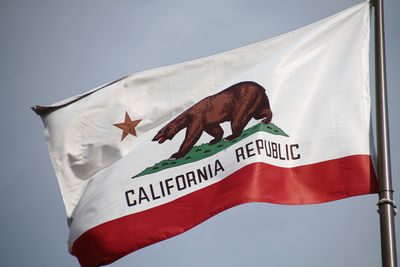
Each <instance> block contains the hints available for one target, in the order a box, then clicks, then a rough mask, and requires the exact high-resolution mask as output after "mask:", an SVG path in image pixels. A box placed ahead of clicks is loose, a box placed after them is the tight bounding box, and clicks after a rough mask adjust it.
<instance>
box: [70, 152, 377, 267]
mask: <svg viewBox="0 0 400 267" xmlns="http://www.w3.org/2000/svg"><path fill="white" fill-rule="evenodd" d="M377 192H378V185H377V181H376V177H375V173H374V170H373V167H372V164H371V160H370V157H369V156H367V155H356V156H349V157H345V158H341V159H336V160H330V161H325V162H321V163H316V164H311V165H306V166H300V167H295V168H281V167H276V166H271V165H268V164H265V163H253V164H250V165H248V166H246V167H244V168H242V169H240V170H238V171H237V172H235V173H233V174H232V175H230V176H228V177H227V178H225V179H224V180H222V181H221V182H218V183H215V184H213V185H210V186H208V187H206V188H204V189H201V190H198V191H196V192H193V193H191V194H189V195H186V196H184V197H181V198H179V199H176V200H174V201H172V202H169V203H166V204H164V205H161V206H158V207H155V208H152V209H150V210H146V211H143V212H140V213H136V214H132V215H128V216H125V217H121V218H118V219H116V220H113V221H109V222H106V223H103V224H101V225H98V226H96V227H94V228H92V229H90V230H88V231H87V232H85V233H84V234H82V235H81V236H80V237H79V238H78V239H77V240H76V241H75V242H74V245H73V247H72V252H71V253H72V254H73V255H75V256H77V257H78V259H79V262H80V263H81V265H82V266H84V267H91V266H98V265H104V264H108V263H111V262H113V261H116V260H117V259H119V258H121V257H123V256H125V255H127V254H129V253H131V252H133V251H135V250H138V249H140V248H143V247H145V246H148V245H151V244H153V243H155V242H158V241H161V240H164V239H167V238H169V237H172V236H175V235H178V234H180V233H183V232H185V231H187V230H188V229H190V228H192V227H194V226H196V225H198V224H199V223H201V222H203V221H205V220H207V219H208V218H210V217H212V216H214V215H215V214H217V213H219V212H221V211H224V210H226V209H229V208H231V207H234V206H236V205H239V204H243V203H248V202H269V203H277V204H289V205H297V204H315V203H322V202H328V201H333V200H337V199H342V198H346V197H351V196H357V195H362V194H370V193H377Z"/></svg>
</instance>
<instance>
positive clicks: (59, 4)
mask: <svg viewBox="0 0 400 267" xmlns="http://www.w3.org/2000/svg"><path fill="white" fill-rule="evenodd" d="M358 3H360V1H359V0H325V1H320V0H280V1H272V0H246V1H245V0H240V1H239V0H201V1H200V0H197V1H194V0H185V1H184V0H181V1H179V0H168V1H167V0H164V1H161V0H159V1H151V0H147V1H138V0H137V1H136V0H130V1H129V0H113V1H106V0H91V1H89V0H79V1H78V0H69V1H59V0H51V1H50V0H49V1H41V0H38V1H32V0H0V86H1V90H0V101H1V104H0V114H1V123H2V126H1V128H0V129H1V138H0V142H1V143H0V144H1V152H0V153H1V161H0V164H1V173H2V175H1V179H0V211H1V215H0V231H1V232H0V236H1V238H0V255H1V257H0V266H24V267H25V266H41V267H45V266H49V267H50V266H51V267H54V266H60V267H63V266H79V263H78V261H77V260H76V258H75V257H73V256H71V255H70V254H69V253H68V250H67V244H66V242H67V238H68V226H67V222H66V216H65V210H64V206H63V203H62V198H61V194H60V190H59V188H58V184H57V180H56V176H55V174H54V171H53V168H52V165H51V162H50V158H49V155H48V151H47V146H46V142H45V138H44V134H43V124H42V122H41V120H40V118H39V117H38V116H36V115H35V114H34V113H33V112H32V111H31V110H30V109H29V107H30V106H33V105H35V104H39V105H48V104H52V103H54V102H57V101H59V100H62V99H65V98H68V97H70V96H74V95H76V94H80V93H83V92H86V91H88V90H89V89H92V88H94V87H97V86H99V85H101V84H104V83H108V82H111V81H113V80H116V79H118V78H120V77H122V76H125V75H127V74H130V73H133V72H137V71H142V70H147V69H151V68H155V67H160V66H165V65H170V64H174V63H179V62H182V61H187V60H192V59H196V58H200V57H204V56H209V55H213V54H216V53H220V52H223V51H226V50H230V49H234V48H238V47H241V46H244V45H248V44H251V43H254V42H258V41H261V40H265V39H268V38H271V37H273V36H276V35H279V34H282V33H285V32H288V31H291V30H294V29H296V28H299V27H302V26H305V25H307V24H310V23H312V22H315V21H317V20H319V19H322V18H324V17H327V16H329V15H332V14H334V13H336V12H339V11H341V10H343V9H346V8H348V7H351V6H353V5H355V4H358ZM399 11H400V3H399V1H397V0H385V19H386V20H385V26H386V49H387V50H386V55H387V78H388V95H389V113H390V114H389V116H390V136H391V151H392V174H393V184H394V189H395V190H396V189H397V190H400V178H399V176H400V164H399V163H400V139H399V138H398V137H399V136H400V124H399V122H400V121H399V116H398V115H399V114H400V105H399V104H398V101H400V91H399V89H400V87H399V84H400V73H399V70H400V52H399V47H400V19H399ZM372 52H373V51H371V55H372V59H371V63H373V53H372ZM371 70H372V72H371V75H372V77H371V86H372V88H374V86H373V85H374V83H373V68H371ZM395 200H397V201H399V200H400V194H399V193H398V192H397V191H396V192H395ZM376 202H377V196H376V195H368V196H360V197H354V198H350V199H345V200H340V201H335V202H330V203H325V204H318V205H307V206H282V205H274V204H268V203H252V204H245V205H241V206H238V207H235V208H233V209H230V210H227V211H225V212H222V213H221V214H219V215H217V216H215V217H213V218H211V219H209V220H208V221H206V222H204V223H202V224H200V225H199V226H197V227H195V228H193V229H192V230H190V231H188V232H186V233H184V234H181V235H179V236H176V237H173V238H170V239H168V240H165V241H163V242H160V243H157V244H155V245H152V246H149V247H146V248H144V249H141V250H139V251H136V252H134V253H132V254H130V255H128V256H126V257H124V258H122V259H121V260H119V261H117V262H115V263H114V264H112V265H111V266H140V267H147V266H166V267H169V266H173V267H184V266H192V267H196V266H218V267H220V266H238V267H239V266H325V267H327V266H328V267H329V266H335V267H337V266H364V267H369V266H371V267H372V266H379V265H380V262H381V259H380V234H379V216H378V214H377V213H376V206H375V204H376ZM399 203H400V201H399ZM396 219H397V220H396V227H397V230H399V229H400V223H399V219H400V218H399V217H397V218H396ZM397 232H398V234H399V231H397ZM397 240H398V242H397V243H398V245H399V246H400V242H399V240H400V239H399V237H398V238H397Z"/></svg>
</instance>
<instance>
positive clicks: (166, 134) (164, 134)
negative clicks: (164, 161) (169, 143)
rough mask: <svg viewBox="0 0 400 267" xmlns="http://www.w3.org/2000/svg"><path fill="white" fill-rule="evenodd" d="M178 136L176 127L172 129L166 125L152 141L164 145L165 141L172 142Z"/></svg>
mask: <svg viewBox="0 0 400 267" xmlns="http://www.w3.org/2000/svg"><path fill="white" fill-rule="evenodd" d="M175 134H176V130H175V129H174V127H171V126H170V125H166V126H165V127H164V128H162V129H161V130H160V131H158V133H157V134H156V136H154V138H153V139H152V140H151V141H156V142H157V141H158V143H159V144H162V143H164V142H165V140H171V139H172V138H174V136H175Z"/></svg>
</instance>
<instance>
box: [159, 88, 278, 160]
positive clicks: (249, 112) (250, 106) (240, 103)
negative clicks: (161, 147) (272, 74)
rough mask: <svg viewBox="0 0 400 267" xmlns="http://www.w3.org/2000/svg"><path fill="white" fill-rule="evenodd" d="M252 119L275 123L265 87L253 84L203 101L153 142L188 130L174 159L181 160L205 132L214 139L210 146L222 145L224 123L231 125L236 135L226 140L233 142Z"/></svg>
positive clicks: (226, 90)
mask: <svg viewBox="0 0 400 267" xmlns="http://www.w3.org/2000/svg"><path fill="white" fill-rule="evenodd" d="M251 118H254V119H257V120H259V119H264V120H263V121H262V122H263V123H265V124H268V123H269V122H270V121H271V119H272V111H271V108H270V105H269V100H268V97H267V95H266V93H265V89H264V88H263V87H262V86H261V85H259V84H257V83H255V82H251V81H246V82H240V83H237V84H235V85H232V86H230V87H228V88H227V89H225V90H223V91H221V92H219V93H217V94H215V95H212V96H208V97H206V98H204V99H203V100H200V101H199V102H198V103H197V104H195V105H193V106H192V107H191V108H189V109H187V110H186V111H184V112H183V113H182V114H180V115H179V116H178V117H176V118H175V119H173V120H172V121H171V122H169V123H168V124H167V125H165V126H164V127H163V128H162V129H161V130H160V131H159V132H158V133H157V134H156V136H154V138H153V140H152V141H158V142H159V143H160V144H161V143H163V142H164V141H165V140H167V139H170V140H171V139H172V138H174V136H175V135H176V134H177V133H178V132H179V131H181V130H182V129H184V128H187V129H186V136H185V140H184V141H183V143H182V145H181V147H180V148H179V151H178V152H176V153H175V154H173V155H172V156H171V158H173V159H178V158H181V157H183V156H185V155H186V154H187V153H188V152H189V151H190V150H191V149H192V148H193V146H194V145H195V144H196V142H197V140H199V138H200V136H201V135H202V133H203V131H205V132H206V133H208V134H209V135H211V136H213V137H214V139H213V140H211V141H210V143H209V144H210V145H212V144H215V143H218V142H219V141H221V140H222V137H223V135H224V131H223V130H222V128H221V126H220V123H222V122H226V121H230V122H231V128H232V134H231V135H230V136H228V137H226V140H228V141H230V140H233V139H235V138H236V137H239V136H240V135H241V134H242V132H243V130H244V127H245V126H246V125H247V123H248V122H249V121H250V120H251Z"/></svg>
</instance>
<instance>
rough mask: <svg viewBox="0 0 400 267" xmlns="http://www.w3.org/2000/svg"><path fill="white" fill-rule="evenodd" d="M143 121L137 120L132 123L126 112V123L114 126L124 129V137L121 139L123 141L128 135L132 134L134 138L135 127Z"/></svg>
mask: <svg viewBox="0 0 400 267" xmlns="http://www.w3.org/2000/svg"><path fill="white" fill-rule="evenodd" d="M141 121H142V120H135V121H132V120H131V117H129V114H128V112H126V111H125V121H124V122H121V123H116V124H114V126H116V127H118V128H120V129H122V131H123V132H122V137H121V141H122V140H124V138H125V137H126V136H127V135H128V134H132V135H134V136H137V135H136V130H135V127H136V126H137V125H138V124H139V122H141Z"/></svg>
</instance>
